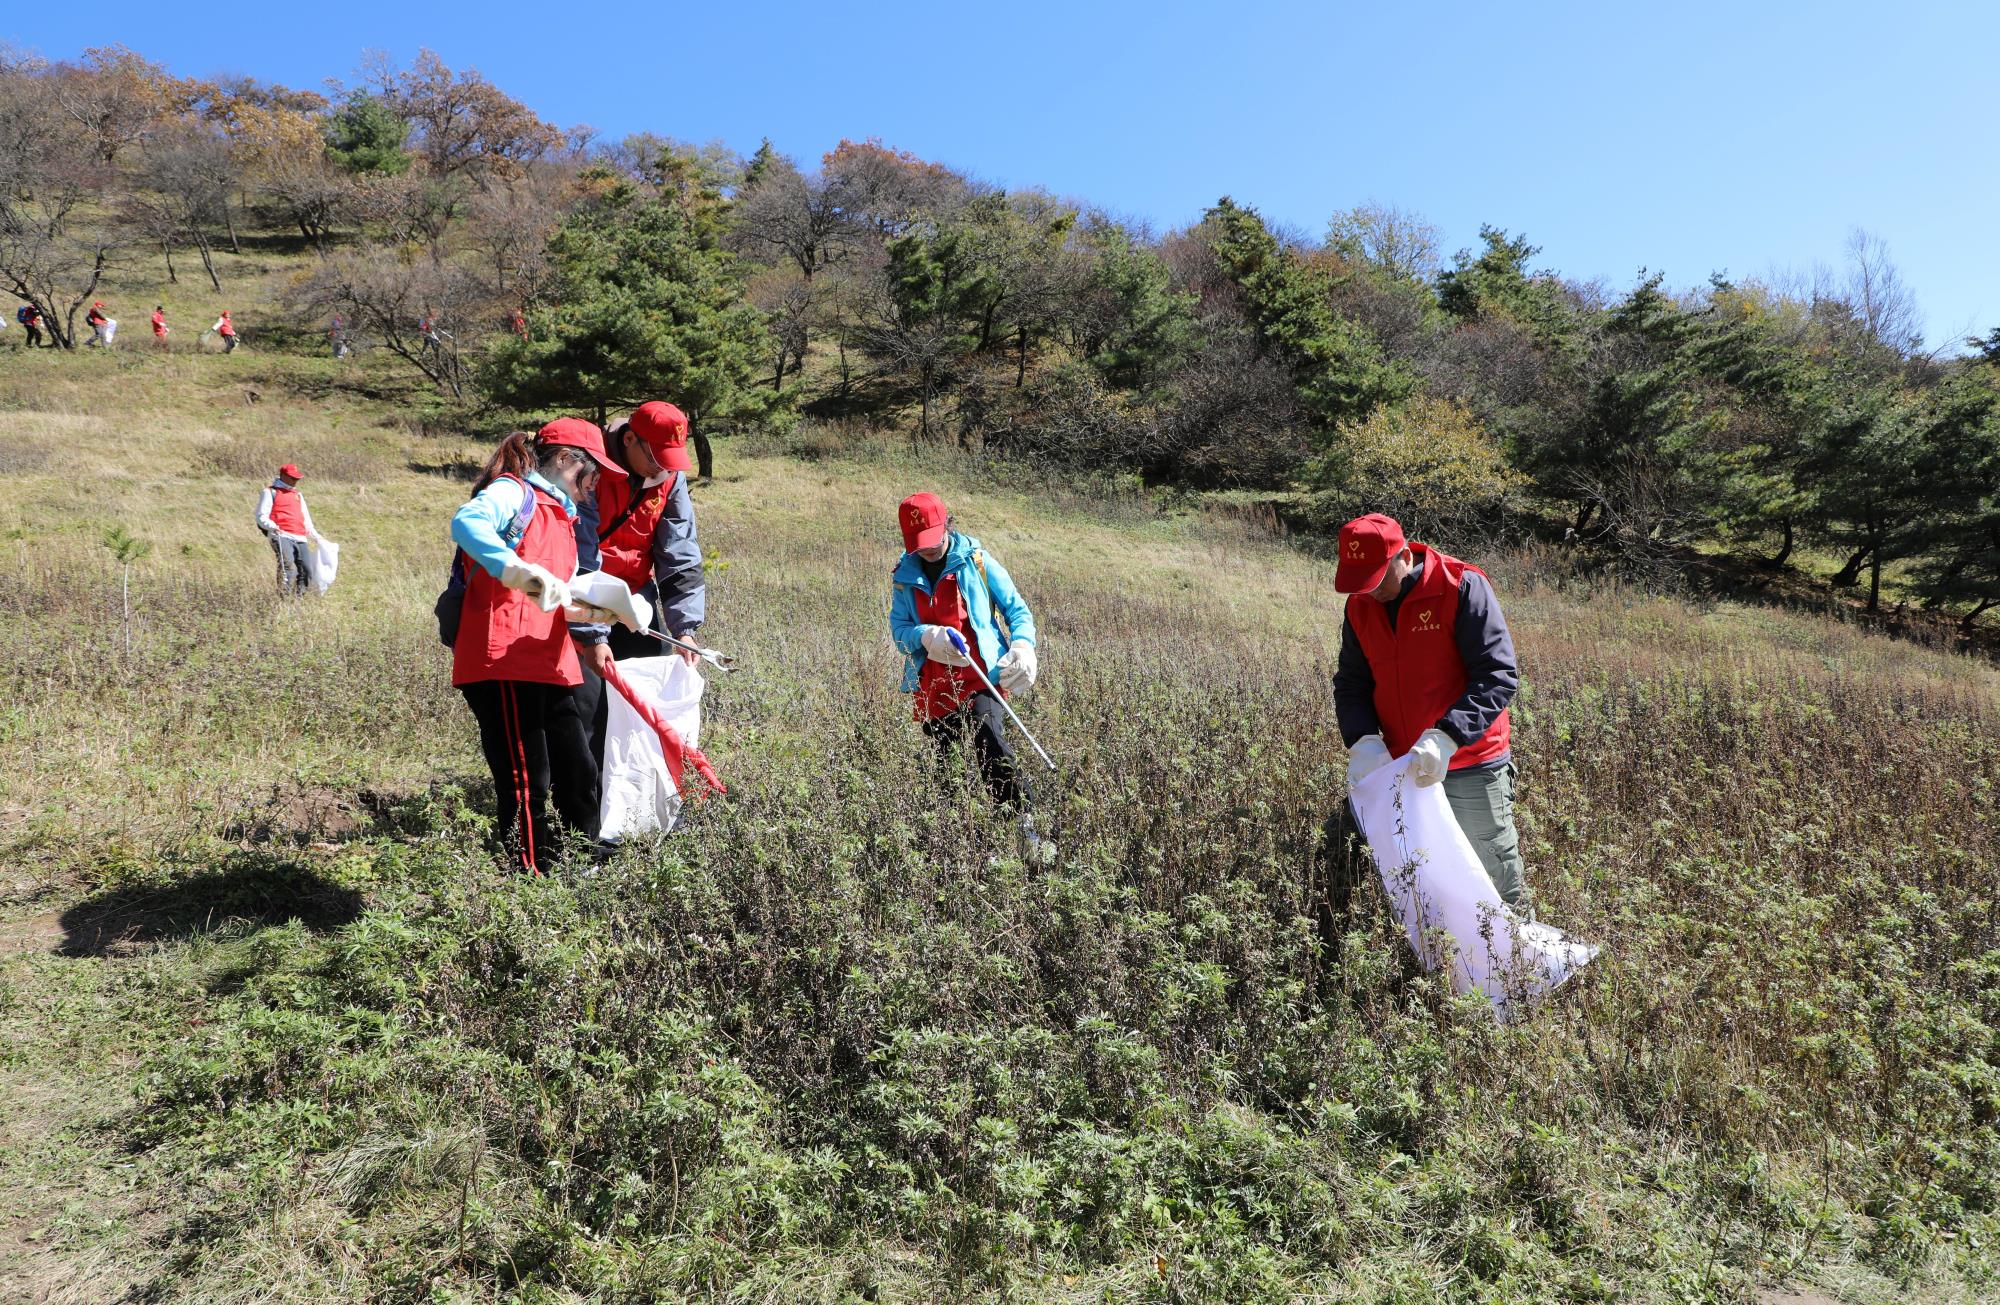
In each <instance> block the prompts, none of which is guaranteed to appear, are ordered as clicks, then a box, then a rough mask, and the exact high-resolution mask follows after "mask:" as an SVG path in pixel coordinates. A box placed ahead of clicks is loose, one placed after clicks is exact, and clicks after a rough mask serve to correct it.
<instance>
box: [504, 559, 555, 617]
mask: <svg viewBox="0 0 2000 1305" xmlns="http://www.w3.org/2000/svg"><path fill="white" fill-rule="evenodd" d="M500 583H501V584H503V585H506V586H507V587H508V588H509V589H518V590H520V591H521V592H522V593H524V594H526V595H527V596H528V597H530V598H532V599H534V600H535V605H536V606H537V607H540V608H541V609H542V610H543V611H545V612H553V611H555V610H556V608H558V607H567V606H569V586H568V585H566V584H564V583H563V582H562V581H560V580H558V579H556V578H555V576H554V575H552V574H550V573H549V571H548V570H547V569H545V568H543V567H539V566H536V565H535V564H534V563H533V562H509V563H507V565H506V566H504V567H502V568H501V570H500Z"/></svg>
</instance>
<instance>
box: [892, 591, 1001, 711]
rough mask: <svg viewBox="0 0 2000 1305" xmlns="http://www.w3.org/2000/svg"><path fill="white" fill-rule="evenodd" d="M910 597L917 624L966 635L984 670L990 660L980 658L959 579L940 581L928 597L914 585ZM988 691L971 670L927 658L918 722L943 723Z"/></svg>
mask: <svg viewBox="0 0 2000 1305" xmlns="http://www.w3.org/2000/svg"><path fill="white" fill-rule="evenodd" d="M910 594H911V596H912V597H913V598H915V599H916V600H917V620H919V621H921V622H923V623H924V624H925V625H942V626H946V627H948V628H950V629H953V630H956V631H958V632H959V633H960V634H962V635H964V636H965V644H966V647H968V648H970V649H971V650H972V660H974V661H975V662H978V663H979V666H980V669H981V670H984V669H985V667H986V660H985V659H984V658H983V657H981V656H980V655H979V640H978V639H976V638H974V637H973V634H972V621H971V619H970V617H969V616H968V615H967V613H966V610H965V595H964V594H962V593H960V592H959V588H958V577H957V576H955V575H948V576H943V577H940V578H939V580H938V582H937V587H936V588H935V589H934V590H933V591H932V592H930V593H928V594H927V593H925V592H924V591H923V590H921V589H918V588H916V587H915V586H914V585H913V586H911V588H910ZM985 687H986V686H985V685H984V684H981V683H980V681H979V676H978V675H976V674H974V673H973V670H972V668H971V667H970V666H946V665H944V664H943V663H941V662H939V661H938V660H937V659H936V658H934V657H926V658H924V664H923V666H922V668H921V669H919V670H918V671H917V692H916V704H915V706H916V714H917V719H918V720H923V721H930V720H941V719H943V718H944V717H946V716H949V715H951V714H952V713H953V712H955V711H957V710H958V709H959V707H961V706H962V705H964V703H965V701H966V700H967V699H968V698H970V697H971V696H972V695H973V694H975V693H978V692H979V691H980V690H981V689H983V688H985Z"/></svg>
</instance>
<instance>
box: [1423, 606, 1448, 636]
mask: <svg viewBox="0 0 2000 1305" xmlns="http://www.w3.org/2000/svg"><path fill="white" fill-rule="evenodd" d="M1443 628H1444V627H1442V626H1440V625H1439V624H1438V623H1437V613H1436V612H1433V611H1432V610H1431V609H1430V608H1428V607H1426V608H1425V609H1424V610H1423V611H1421V612H1418V613H1417V630H1418V632H1419V633H1421V632H1423V631H1425V630H1439V629H1443Z"/></svg>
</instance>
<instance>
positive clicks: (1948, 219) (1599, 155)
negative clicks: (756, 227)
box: [0, 0, 2000, 342]
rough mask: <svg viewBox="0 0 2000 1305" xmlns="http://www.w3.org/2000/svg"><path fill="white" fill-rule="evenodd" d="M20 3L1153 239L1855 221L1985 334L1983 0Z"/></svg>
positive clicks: (1698, 271)
mask: <svg viewBox="0 0 2000 1305" xmlns="http://www.w3.org/2000/svg"><path fill="white" fill-rule="evenodd" d="M9 9H10V11H11V12H10V13H8V14H6V15H0V40H11V41H13V42H15V43H17V44H20V45H25V46H28V47H30V48H33V49H35V50H38V51H39V52H40V53H42V54H44V55H47V56H49V57H51V58H73V57H75V55H76V54H77V53H78V52H79V51H80V50H82V49H83V48H85V47H86V46H90V45H98V44H107V43H112V42H117V43H122V44H125V45H129V46H131V47H132V48H134V49H136V50H138V51H139V52H141V53H143V54H145V55H147V56H148V57H151V58H154V59H157V60H160V61H162V62H164V63H166V64H167V65H168V66H169V67H171V68H173V69H174V70H175V71H176V72H181V73H188V74H212V73H219V72H240V73H249V74H252V75H255V76H258V77H261V78H266V79H270V80H276V81H282V82H287V83H290V84H294V85H317V84H318V83H319V82H320V81H321V80H322V79H324V78H326V77H329V76H336V77H342V78H351V77H352V76H353V74H354V71H355V69H356V68H357V67H358V66H359V64H360V61H361V56H362V53H363V51H364V50H367V49H370V48H375V49H381V50H385V51H387V52H388V53H389V54H390V55H392V56H393V57H395V58H396V59H397V60H399V61H407V59H408V58H409V57H410V56H411V55H413V54H414V53H415V52H416V51H417V49H418V48H419V47H422V46H429V47H431V48H432V49H435V50H436V51H438V53H439V54H440V55H442V56H443V57H444V59H445V61H446V62H447V63H449V64H450V65H451V66H453V67H454V68H458V67H466V66H470V67H476V68H478V69H479V70H480V71H481V72H483V73H485V74H486V75H487V76H488V77H489V78H491V79H492V80H493V81H495V82H497V83H498V84H499V85H500V86H502V87H503V88H504V89H506V90H508V91H509V92H511V93H512V94H514V95H515V96H517V97H519V98H520V99H522V100H524V101H526V102H527V103H528V104H529V105H530V106H532V107H533V108H535V109H536V110H537V111H539V112H540V113H541V114H542V116H543V117H545V118H547V119H550V120H551V121H554V122H556V123H558V124H561V125H565V126H567V125H571V124H575V123H589V124H590V125H592V126H594V127H596V128H598V129H599V130H600V131H601V132H602V133H604V134H605V135H607V136H618V135H623V134H624V133H626V132H629V131H637V130H651V131H656V132H660V133H662V134H665V135H671V136H676V137H680V138H683V139H691V140H708V139H716V138H719V139H721V140H723V141H725V142H726V143H728V144H730V145H732V146H734V147H736V148H738V149H740V150H743V151H745V152H748V151H749V150H751V149H754V148H755V147H756V145H757V142H758V140H759V139H760V138H761V137H763V136H769V137H770V138H771V139H772V141H773V142H774V143H775V144H776V145H777V146H778V147H779V148H780V149H781V150H783V151H785V152H786V153H789V154H792V155H794V156H795V157H797V158H799V159H800V160H801V161H802V162H805V163H807V164H808V165H810V163H811V161H812V160H814V159H816V158H817V157H818V156H819V155H820V154H821V153H823V152H824V151H825V150H827V149H828V148H830V147H831V146H833V145H834V144H835V143H837V142H838V141H839V140H840V139H841V138H842V137H843V136H846V137H856V138H860V137H868V136H875V137H880V138H881V139H882V140H883V141H884V142H886V143H888V144H891V145H895V146H899V147H901V148H904V149H909V150H913V151H915V152H916V153H918V154H920V155H923V156H925V157H927V158H934V159H937V160H940V161H942V162H945V163H949V164H951V165H953V166H955V167H958V168H961V169H963V170H966V171H968V172H971V173H973V174H975V175H977V176H979V177H982V178H984V179H986V180H988V181H992V182H997V183H1001V184H1004V185H1008V186H1026V185H1042V186H1046V187H1048V188H1050V189H1052V190H1055V191H1058V192H1061V193H1064V194H1069V195H1074V196H1078V197H1081V198H1085V199H1088V200H1091V201H1093V202H1095V203H1097V204H1100V205H1102V206H1104V207H1106V208H1109V209H1111V210H1113V211H1115V212H1119V213H1124V214H1128V215H1132V216H1137V217H1143V218H1145V219H1147V220H1149V221H1151V222H1152V223H1153V224H1154V226H1155V227H1156V228H1159V229H1162V230H1164V229H1166V228H1169V227H1173V226H1177V225H1180V224H1183V223H1186V222H1189V221H1192V220H1194V219H1196V218H1198V217H1199V216H1200V214H1201V211H1202V209H1203V208H1204V207H1205V206H1206V205H1208V204H1211V203H1213V202H1214V201H1215V199H1216V197H1217V196H1219V195H1223V194H1230V195H1233V196H1235V197H1236V198H1237V199H1238V200H1239V201H1241V202H1245V203H1250V204H1254V205H1256V206H1257V207H1258V208H1259V209H1260V210H1262V211H1263V212H1264V214H1265V215H1266V216H1267V217H1269V218H1270V219H1272V220H1273V221H1275V222H1279V223H1282V224H1286V225H1289V226H1292V227H1295V228H1298V229H1300V230H1302V231H1305V232H1308V233H1313V234H1317V233H1319V232H1320V231H1321V230H1322V229H1323V228H1324V225H1325V222H1326V219H1327V217H1328V215H1329V214H1330V213H1332V212H1333V211H1334V210H1336V209H1340V208H1345V207H1349V206H1352V205H1354V204H1356V203H1359V202H1361V201H1364V200H1368V199H1378V200H1381V201H1384V202H1388V203H1393V204H1397V205H1400V206H1402V207H1405V208H1408V209H1412V210H1415V211H1417V212H1419V213H1422V214H1423V215H1425V216H1426V217H1428V218H1429V219H1430V220H1432V221H1433V222H1435V223H1437V224H1438V225H1439V226H1440V227H1442V228H1443V231H1444V245H1445V249H1446V251H1447V252H1449V251H1450V250H1453V249H1457V248H1460V247H1463V246H1467V245H1471V244H1473V243H1475V242H1476V240H1477V236H1478V230H1479V225H1480V223H1481V222H1491V223H1494V224H1496V225H1499V226H1504V227H1507V228H1509V229H1511V230H1515V231H1526V232H1527V233H1528V234H1529V236H1530V237H1531V238H1532V239H1533V240H1534V241H1535V243H1537V244H1539V245H1541V246H1542V248H1543V253H1542V255H1541V258H1540V259H1539V260H1538V263H1539V264H1541V265H1546V266H1549V267H1553V268H1556V269H1558V270H1560V271H1562V272H1563V273H1565V274H1566V275H1570V276H1576V277H1581V278H1586V279H1588V278H1593V277H1602V278H1604V279H1605V280H1606V281H1607V282H1609V283H1610V284H1611V285H1612V286H1614V287H1623V286H1626V285H1629V284H1630V283H1631V282H1632V281H1633V280H1634V279H1635V277H1636V275H1637V273H1638V270H1639V269H1640V268H1641V267H1642V266H1643V267H1650V268H1653V269H1655V270H1658V271H1663V272H1665V273H1666V274H1667V277H1668V279H1669V281H1670V282H1671V283H1672V284H1675V285H1693V284H1696V283H1699V282H1701V281H1702V280H1704V279H1706V278H1707V276H1708V275H1709V273H1710V272H1712V271H1725V272H1727V273H1729V274H1731V275H1734V276H1739V277H1741V276H1751V275H1760V274H1763V273H1765V272H1768V271H1769V270H1771V269H1772V268H1773V267H1778V266H1802V265H1806V264H1810V263H1813V262H1815V261H1818V262H1824V263H1827V264H1830V265H1837V264H1838V263H1839V261H1840V258H1841V246H1842V243H1843V241H1844V239H1845V238H1846V235H1847V232H1848V230H1849V229H1850V228H1852V227H1854V226H1862V227H1865V228H1867V229H1868V230H1870V231H1871V232H1873V233H1875V234H1876V235H1879V236H1881V237H1882V238H1884V239H1885V240H1887V241H1888V242H1889V246H1890V249H1891V251H1892V253H1893V256H1894V258H1895V261H1896V263H1897V265H1898V267H1899V268H1900V269H1901V270H1902V272H1903V274H1904V276H1905V278H1906V279H1907V280H1908V281H1909V282H1910V283H1911V285H1912V286H1913V287H1914V289H1915V290H1916V292H1917V294H1918V296H1919V297H1920V300H1921V304H1922V307H1923V310H1924V315H1925V318H1926V320H1927V322H1928V327H1929V329H1928V331H1927V335H1928V336H1929V338H1930V339H1931V340H1932V341H1933V342H1936V341H1939V340H1942V339H1946V338H1950V337H1953V336H1956V335H1959V334H1962V333H1964V332H1966V331H1969V330H1978V331H1980V332H1984V331H1986V330H1990V329H1992V328H1993V327H1995V326H2000V257H1996V255H2000V220H1996V219H2000V151H1996V149H1995V145H1994V136H1993V129H1992V118H1991V114H1992V112H1993V98H1992V97H1993V91H1994V87H1995V84H1996V72H1995V70H1996V67H2000V5H1995V4H1991V3H1975V2H1974V0H1956V2H1953V3H1926V2H1925V0H1906V3H1904V4H1900V5H1889V4H1884V3H1880V2H1879V0H1878V2H1877V3H1873V4H1868V3H1858V2H1855V0H1820V2H1819V3H1811V4H1808V3H1796V2H1794V0H1785V2H1783V3H1759V2H1758V0H1733V2H1732V3H1724V4H1718V3H1711V2H1710V0H1682V2H1681V3H1675V4H1621V3H1615V2H1612V0H1596V2H1595V3H1536V2H1535V0H1529V2H1528V3H1522V4H1513V5H1503V4H1495V3H1491V0H1488V2H1487V3H1480V4H1471V3H1451V4H1437V5H1432V6H1428V7H1424V6H1416V5H1407V6H1399V5H1390V4H1382V3H1379V0H1377V2H1376V3H1369V4H1350V3H1317V4H1316V3H1309V2H1306V3H1302V2H1299V0H1265V2H1263V3H1257V2H1256V0H1250V2H1248V3H1245V2H1243V0H1238V3H1233V4H1201V5H1196V4H1177V3H1173V2H1172V0H1155V2H1154V3H1149V4H1133V3H1128V2H1127V0H1118V3H1090V0H1070V2H1069V3H1056V4H1052V3H1047V2H1046V0H1016V2H1015V3H1012V4H1005V5H988V4H981V5H969V4H953V3H949V2H948V0H946V2H942V3H940V2H937V0H933V3H930V4H911V3H885V4H874V5H849V4H839V3H820V4H795V3H791V2H790V0H782V2H773V3H764V4H744V3H708V4H702V5H688V4H679V3H671V2H669V3H634V2H632V0H604V2H599V3H576V2H572V3H567V4H564V3H541V4H533V5H522V4H512V3H494V4H466V3H455V2H454V3H443V2H432V3H425V2H424V0H398V2H397V3H383V2H382V0H342V2H340V3H333V4H317V3H311V2H310V0H307V2H306V3H281V4H276V5H272V4H257V3H254V2H253V3H248V4H243V3H239V4H218V5H209V6H201V7H197V8H194V9H189V8H188V7H186V6H181V5H170V4H162V3H157V2H155V0H148V3H145V4H135V3H129V2H127V0H113V2H112V3H100V4H89V3H69V4H63V3H56V4H47V3H41V2H40V0H34V2H33V3H30V0H19V2H18V3H15V4H11V5H9Z"/></svg>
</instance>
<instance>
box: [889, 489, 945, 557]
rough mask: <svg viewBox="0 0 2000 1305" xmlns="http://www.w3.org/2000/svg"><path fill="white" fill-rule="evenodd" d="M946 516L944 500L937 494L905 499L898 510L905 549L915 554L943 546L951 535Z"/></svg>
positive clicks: (914, 495) (897, 516) (911, 496)
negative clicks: (945, 539)
mask: <svg viewBox="0 0 2000 1305" xmlns="http://www.w3.org/2000/svg"><path fill="white" fill-rule="evenodd" d="M946 515H947V514H946V513H945V510H944V500H943V499H941V498H939V497H938V496H937V495H935V494H912V495H910V496H909V497H908V498H906V499H904V500H903V504H902V506H901V507H899V508H897V509H896V519H897V521H899V522H900V523H901V524H902V527H903V547H904V548H906V549H908V550H909V551H910V552H912V553H914V552H917V551H919V550H920V549H925V548H936V547H937V546H938V545H939V544H942V543H943V542H944V537H945V535H946V534H947V533H949V528H948V527H947V526H946V524H945V522H946Z"/></svg>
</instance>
